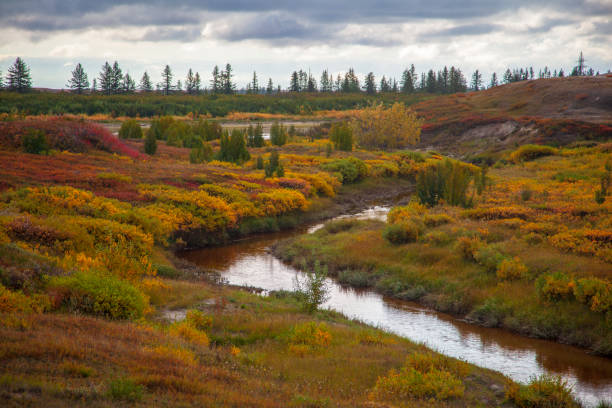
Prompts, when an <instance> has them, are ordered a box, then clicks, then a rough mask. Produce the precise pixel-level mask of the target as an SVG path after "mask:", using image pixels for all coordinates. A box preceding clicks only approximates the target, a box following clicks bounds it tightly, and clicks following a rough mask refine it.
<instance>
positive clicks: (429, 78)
mask: <svg viewBox="0 0 612 408" xmlns="http://www.w3.org/2000/svg"><path fill="white" fill-rule="evenodd" d="M566 75H567V74H566V73H565V71H564V70H563V68H561V69H559V70H556V69H555V70H554V71H551V70H550V69H549V68H548V67H547V66H546V67H544V68H543V69H540V70H539V71H538V73H537V74H536V72H535V70H534V68H533V67H527V68H513V69H510V68H508V69H506V71H505V72H504V73H503V75H502V77H501V78H500V77H499V76H498V75H497V73H496V72H493V74H492V75H491V79H490V81H489V83H488V84H487V85H485V84H484V83H483V79H482V73H481V72H480V71H479V70H476V71H474V72H473V73H472V76H471V80H470V82H469V83H468V81H467V79H466V77H465V75H464V74H463V72H462V71H461V69H459V68H457V67H454V66H451V67H450V68H448V67H446V66H445V67H444V68H443V69H441V70H439V71H437V72H436V71H434V70H433V69H430V70H429V71H427V72H423V73H421V74H420V75H419V74H417V72H416V69H415V67H414V64H413V65H411V66H410V67H409V68H406V69H405V70H404V71H403V72H402V75H401V78H400V80H399V81H398V80H396V79H395V78H392V77H386V76H385V75H383V76H382V77H381V78H380V80H377V79H376V76H375V75H374V73H373V72H369V73H368V74H366V75H365V76H364V77H363V79H362V80H360V79H359V78H358V77H357V75H356V73H355V70H354V69H353V68H349V69H348V70H347V71H346V72H345V73H344V74H340V73H339V74H337V75H336V77H334V76H333V75H332V74H331V73H330V72H329V71H328V70H327V69H326V70H324V71H323V72H322V74H321V76H320V78H319V80H318V81H317V79H316V78H315V76H314V75H313V74H312V73H311V72H310V71H308V72H306V71H304V70H302V69H300V70H297V71H293V72H292V73H291V75H290V78H289V87H288V88H287V89H286V92H294V93H298V92H304V93H319V92H320V93H366V94H370V95H372V94H377V93H407V94H409V93H434V94H447V93H456V92H465V91H468V90H470V91H479V90H481V89H486V88H491V87H494V86H498V85H500V84H508V83H512V82H518V81H526V80H532V79H535V78H536V76H537V78H551V77H564V76H566ZM569 75H570V76H589V75H591V76H592V75H599V72H597V73H596V72H595V71H594V70H593V68H589V67H587V66H586V64H585V59H584V56H583V54H582V52H581V53H580V56H579V59H578V61H577V65H576V66H574V68H573V69H572V70H571V72H570V73H569ZM209 85H210V86H209V87H206V86H204V85H203V82H202V79H201V77H200V74H199V72H194V71H193V70H192V69H191V68H189V71H188V72H187V76H186V78H185V79H184V81H181V80H180V79H177V80H176V81H175V76H174V73H173V72H172V69H171V68H170V66H169V65H166V66H165V67H164V68H163V70H162V74H161V79H160V81H159V82H158V83H157V84H156V85H153V81H152V79H151V77H150V75H149V73H148V72H146V71H145V72H144V73H143V74H142V77H141V78H140V81H139V82H138V84H136V80H135V79H134V78H133V77H132V76H131V75H130V73H129V72H125V73H124V72H123V70H122V69H121V67H120V66H119V63H118V62H117V61H115V62H114V63H113V64H112V65H111V64H109V62H108V61H107V62H105V63H104V65H103V66H102V68H101V71H100V72H99V74H98V76H97V77H96V78H94V79H93V80H92V82H91V84H90V82H89V79H88V75H87V73H86V72H85V70H84V69H83V66H82V65H81V63H78V64H77V65H76V67H75V69H74V70H73V71H72V72H71V77H70V78H69V79H68V83H67V84H66V86H67V87H68V88H69V89H71V90H72V91H73V92H74V93H76V94H82V93H100V94H103V95H118V94H130V93H136V92H139V93H153V92H156V93H160V94H163V95H170V94H185V93H187V94H191V95H197V94H202V93H206V94H225V95H232V94H234V93H238V92H239V93H247V94H268V95H270V94H279V93H281V92H282V91H283V90H282V89H281V87H280V86H279V85H277V86H276V87H275V86H274V83H273V81H272V78H269V79H268V81H267V83H266V85H265V86H263V85H260V83H259V79H258V76H257V72H253V77H252V80H251V81H250V82H249V83H248V84H246V86H245V87H244V88H243V89H241V90H240V91H238V89H237V84H236V82H235V81H234V72H233V68H232V66H231V65H230V64H229V63H228V64H226V65H225V67H224V68H223V69H219V67H218V66H217V65H215V67H214V68H213V71H212V75H211V79H210V82H209ZM31 86H32V78H31V76H30V68H29V67H28V65H27V64H26V63H25V62H24V61H23V59H21V58H17V59H16V60H15V63H14V64H13V65H12V66H11V67H10V68H9V69H8V73H7V75H6V82H4V78H3V77H2V73H1V72H0V89H1V88H6V89H8V90H11V91H17V92H25V91H27V90H29V89H30V88H31Z"/></svg>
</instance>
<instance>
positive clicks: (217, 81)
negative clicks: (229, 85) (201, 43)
mask: <svg viewBox="0 0 612 408" xmlns="http://www.w3.org/2000/svg"><path fill="white" fill-rule="evenodd" d="M210 89H211V91H212V93H214V94H216V93H219V92H221V73H220V72H219V67H218V66H217V65H215V67H214V68H213V72H212V79H211V80H210Z"/></svg>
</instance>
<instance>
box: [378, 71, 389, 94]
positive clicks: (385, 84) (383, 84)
mask: <svg viewBox="0 0 612 408" xmlns="http://www.w3.org/2000/svg"><path fill="white" fill-rule="evenodd" d="M390 90H391V86H390V85H389V81H387V78H385V76H384V75H383V77H382V78H381V79H380V92H389V91H390Z"/></svg>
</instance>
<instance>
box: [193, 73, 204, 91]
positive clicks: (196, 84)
mask: <svg viewBox="0 0 612 408" xmlns="http://www.w3.org/2000/svg"><path fill="white" fill-rule="evenodd" d="M201 88H202V80H201V79H200V73H199V72H196V73H195V78H194V79H193V93H195V94H199V93H200V90H201Z"/></svg>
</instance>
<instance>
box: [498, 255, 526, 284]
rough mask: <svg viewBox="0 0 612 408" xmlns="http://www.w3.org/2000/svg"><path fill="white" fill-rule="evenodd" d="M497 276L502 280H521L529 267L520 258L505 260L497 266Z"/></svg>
mask: <svg viewBox="0 0 612 408" xmlns="http://www.w3.org/2000/svg"><path fill="white" fill-rule="evenodd" d="M496 274H497V277H498V278H499V279H502V280H514V279H521V278H523V277H525V275H526V274H527V267H526V266H525V264H523V263H522V262H521V260H520V259H519V258H514V259H504V260H503V261H501V263H500V264H499V265H498V266H497V272H496Z"/></svg>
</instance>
